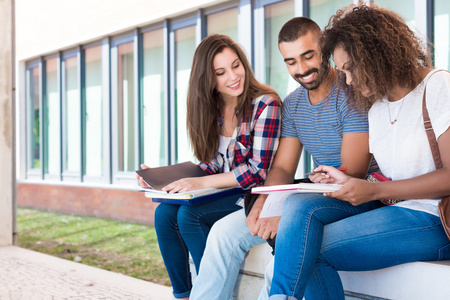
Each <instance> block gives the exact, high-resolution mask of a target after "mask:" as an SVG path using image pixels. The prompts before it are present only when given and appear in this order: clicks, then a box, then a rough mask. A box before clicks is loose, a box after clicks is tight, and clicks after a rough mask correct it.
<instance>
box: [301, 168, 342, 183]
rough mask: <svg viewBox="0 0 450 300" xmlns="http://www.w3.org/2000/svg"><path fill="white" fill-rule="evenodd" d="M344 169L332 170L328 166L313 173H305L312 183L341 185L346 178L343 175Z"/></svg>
mask: <svg viewBox="0 0 450 300" xmlns="http://www.w3.org/2000/svg"><path fill="white" fill-rule="evenodd" d="M344 171H347V169H346V168H338V169H336V168H334V167H330V166H319V167H317V168H315V169H314V170H313V172H310V173H307V174H306V175H308V174H310V175H308V176H309V179H310V180H311V181H312V182H314V183H341V182H343V181H345V179H346V178H347V177H348V176H347V175H346V174H345V173H342V172H344Z"/></svg>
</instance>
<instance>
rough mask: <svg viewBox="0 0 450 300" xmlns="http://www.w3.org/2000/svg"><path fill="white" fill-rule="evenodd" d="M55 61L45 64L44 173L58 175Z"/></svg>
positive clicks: (58, 130)
mask: <svg viewBox="0 0 450 300" xmlns="http://www.w3.org/2000/svg"><path fill="white" fill-rule="evenodd" d="M57 61H58V60H57V59H56V58H52V59H49V60H47V61H46V62H45V82H46V84H45V120H44V156H45V160H44V161H45V166H44V173H46V174H49V175H57V176H59V175H60V172H61V170H60V149H61V139H60V127H61V124H60V115H61V114H60V101H59V92H58V73H57Z"/></svg>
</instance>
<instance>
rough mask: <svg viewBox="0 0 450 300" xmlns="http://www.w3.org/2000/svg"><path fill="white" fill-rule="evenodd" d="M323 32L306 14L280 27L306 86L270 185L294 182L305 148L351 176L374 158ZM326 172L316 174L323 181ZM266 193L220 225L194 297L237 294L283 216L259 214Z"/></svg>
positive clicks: (287, 120)
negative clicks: (248, 260) (244, 272)
mask: <svg viewBox="0 0 450 300" xmlns="http://www.w3.org/2000/svg"><path fill="white" fill-rule="evenodd" d="M320 37H321V30H320V28H319V26H318V25H317V24H316V23H315V22H314V21H312V20H310V19H308V18H304V17H299V18H294V19H292V20H290V21H288V22H287V23H286V24H285V25H284V26H283V28H282V29H281V31H280V33H279V36H278V46H279V49H280V52H281V54H282V56H283V59H284V62H285V63H286V67H287V69H288V71H289V74H290V75H291V76H292V78H294V79H295V80H296V81H297V82H298V83H300V85H301V86H299V87H298V88H297V89H296V90H294V91H293V92H292V93H291V94H289V95H288V96H287V97H286V98H285V100H284V103H283V108H282V130H281V140H280V145H279V147H278V150H277V153H276V155H275V159H274V162H273V165H272V167H271V169H270V170H269V173H268V175H267V178H266V181H265V183H264V185H265V186H270V185H277V184H286V183H292V182H293V180H294V175H295V172H296V170H297V166H298V162H299V159H300V155H301V153H302V150H303V147H304V148H305V149H306V150H307V151H308V152H309V153H310V154H311V155H312V156H313V159H314V165H315V167H316V166H318V165H331V166H334V167H337V168H346V169H347V171H346V173H347V174H351V175H352V176H355V177H360V178H363V177H364V176H365V175H366V173H367V170H368V167H369V164H370V161H371V155H370V154H369V144H368V138H369V135H368V123H367V114H362V113H358V112H356V111H354V110H352V109H351V108H350V107H349V106H348V105H347V101H346V100H347V99H346V94H345V91H344V90H343V89H342V88H341V86H340V85H339V84H338V82H337V80H336V78H337V76H336V72H337V71H336V70H335V69H333V68H331V66H330V64H329V62H328V61H326V62H323V61H322V53H321V49H320V46H319V41H320ZM374 167H375V168H376V165H375V166H374ZM320 176H322V175H314V176H312V177H311V178H310V179H311V180H313V181H314V182H317V181H320V180H321V178H320ZM266 196H267V195H260V196H259V197H258V198H257V199H256V201H255V203H254V205H253V208H252V209H251V211H250V213H249V215H248V217H247V218H246V216H245V214H244V210H239V211H236V212H235V213H232V214H230V215H228V216H226V217H224V218H223V219H221V220H219V221H218V222H216V223H215V224H214V226H213V228H212V230H211V232H210V234H209V236H208V241H207V245H206V249H205V252H204V256H203V260H202V263H201V265H200V271H199V274H198V276H197V278H196V280H195V282H194V288H193V289H192V292H191V296H190V299H191V300H192V299H198V300H203V299H220V300H224V299H230V298H231V297H232V293H233V288H234V285H235V283H236V279H237V277H238V274H239V268H240V264H241V262H242V261H243V260H244V258H245V254H246V253H247V252H248V251H249V250H250V249H251V248H252V247H254V246H256V245H259V244H262V243H263V242H264V241H265V240H267V239H269V238H270V239H273V238H274V237H275V235H276V233H277V230H278V224H279V221H280V218H279V217H272V218H261V219H260V218H259V214H260V212H261V209H262V207H263V205H264V202H265V200H266ZM264 294H266V293H262V295H263V296H264Z"/></svg>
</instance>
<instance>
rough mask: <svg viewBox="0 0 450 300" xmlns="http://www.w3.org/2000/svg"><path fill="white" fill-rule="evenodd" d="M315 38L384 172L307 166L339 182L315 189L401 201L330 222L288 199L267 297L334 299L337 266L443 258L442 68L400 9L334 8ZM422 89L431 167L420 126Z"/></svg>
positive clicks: (446, 121)
mask: <svg viewBox="0 0 450 300" xmlns="http://www.w3.org/2000/svg"><path fill="white" fill-rule="evenodd" d="M322 41H323V43H322V51H323V54H324V59H329V58H330V56H331V54H332V55H333V59H334V62H335V65H336V67H337V69H339V70H341V71H342V75H343V77H342V78H343V79H344V80H345V81H346V83H347V85H348V86H349V94H350V95H351V96H352V97H350V98H349V99H350V100H349V101H350V102H351V103H352V104H353V105H354V106H356V107H359V108H366V109H369V146H370V151H371V153H373V155H374V157H375V159H376V161H377V162H378V165H379V167H380V170H381V172H382V173H383V174H384V175H385V176H386V177H388V178H390V179H392V181H388V182H376V183H373V182H368V181H365V180H362V179H356V178H352V177H349V176H347V175H345V174H344V173H342V172H340V171H338V170H337V169H335V168H332V167H328V166H320V167H319V168H317V169H316V171H325V172H327V173H326V174H327V175H326V179H327V180H329V181H332V182H335V183H341V184H343V185H345V186H344V187H343V188H342V189H341V190H339V191H337V192H333V193H326V194H325V196H328V197H330V199H334V198H337V199H340V200H342V202H346V203H350V204H352V205H355V206H357V205H361V204H364V203H367V202H369V201H372V200H374V199H403V200H404V201H401V202H398V203H397V204H395V205H391V206H384V207H381V208H378V209H374V210H371V211H368V212H364V213H361V214H357V215H354V216H349V217H346V218H343V219H340V220H337V221H332V222H330V218H329V216H328V215H326V214H325V213H322V214H321V213H316V212H314V213H311V215H307V216H306V215H304V214H302V205H303V204H302V202H299V203H291V202H289V201H288V200H289V198H288V199H287V200H286V201H287V202H285V203H284V204H283V214H282V217H281V221H280V225H279V229H278V236H286V235H291V236H293V235H292V232H297V237H296V238H293V239H291V240H287V239H277V242H276V252H275V266H274V277H273V281H272V286H271V291H270V295H271V297H270V299H302V298H303V297H305V299H333V300H334V299H344V290H343V286H342V283H341V280H340V277H339V274H338V271H339V270H343V271H368V270H376V269H382V268H386V267H390V266H394V265H398V264H403V263H408V262H413V261H419V260H420V261H427V260H441V259H449V258H450V242H449V239H448V238H447V235H446V233H445V230H444V227H443V226H442V222H441V219H440V213H439V212H438V206H439V207H441V206H440V202H441V199H442V198H443V197H444V196H445V195H450V129H449V127H450V74H449V73H448V72H436V70H433V69H431V62H430V59H429V56H428V55H427V53H426V52H425V51H426V49H427V48H426V45H424V44H423V43H422V42H421V40H420V39H419V38H417V37H416V36H415V35H414V32H413V31H412V30H411V29H410V28H408V26H407V25H406V23H405V22H404V21H403V20H402V18H401V17H400V16H398V15H397V14H395V13H393V12H391V11H389V10H386V9H382V8H378V7H377V6H375V5H374V6H365V5H360V6H356V7H355V6H349V7H346V8H344V9H343V10H340V11H338V12H337V13H336V15H334V16H333V17H332V18H331V19H330V22H329V24H328V26H327V27H326V28H325V30H324V33H323V38H322ZM425 86H426V87H427V89H426V106H427V109H428V112H429V116H430V119H431V123H432V124H433V129H434V133H435V136H436V137H435V140H437V144H438V148H439V151H440V157H441V160H442V165H443V167H442V168H439V169H436V166H435V163H434V160H433V155H432V152H431V149H430V144H429V141H428V138H427V133H426V130H425V128H424V120H423V116H422V99H423V94H424V89H425ZM444 216H445V217H446V218H450V215H449V216H446V215H444ZM298 218H303V219H308V220H309V222H308V223H306V225H305V226H306V227H302V228H298V227H295V226H293V225H292V224H297V223H292V220H294V219H298ZM311 231H314V232H315V233H316V235H315V236H312V235H311V234H310V232H311ZM299 232H300V234H298V233H299ZM297 244H301V245H303V246H302V247H301V248H299V247H297Z"/></svg>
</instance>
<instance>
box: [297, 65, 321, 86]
mask: <svg viewBox="0 0 450 300" xmlns="http://www.w3.org/2000/svg"><path fill="white" fill-rule="evenodd" d="M312 73H317V76H316V79H314V80H313V81H311V82H308V83H305V82H303V81H302V80H301V78H302V77H306V76H308V75H310V74H312ZM324 77H325V74H324V69H323V68H322V69H320V70H319V69H317V68H313V69H310V70H308V71H307V72H306V73H305V74H295V75H294V79H295V81H297V82H298V83H300V85H301V86H302V87H304V88H305V89H307V90H309V91H311V90H315V89H317V88H318V87H319V86H320V84H321V83H322V81H323V79H324Z"/></svg>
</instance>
